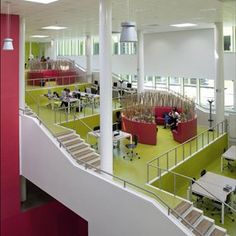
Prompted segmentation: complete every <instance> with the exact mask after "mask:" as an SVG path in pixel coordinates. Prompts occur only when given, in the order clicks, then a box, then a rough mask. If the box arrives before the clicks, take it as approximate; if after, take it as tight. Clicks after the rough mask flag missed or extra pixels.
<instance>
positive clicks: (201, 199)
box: [192, 178, 204, 207]
mask: <svg viewBox="0 0 236 236" xmlns="http://www.w3.org/2000/svg"><path fill="white" fill-rule="evenodd" d="M195 181H196V178H193V180H192V185H193V184H194V183H195ZM192 196H194V197H195V201H194V203H195V204H196V205H197V206H199V207H203V206H204V197H203V196H202V195H200V194H197V193H195V192H192Z"/></svg>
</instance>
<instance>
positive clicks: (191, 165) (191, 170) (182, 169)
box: [153, 134, 228, 193]
mask: <svg viewBox="0 0 236 236" xmlns="http://www.w3.org/2000/svg"><path fill="white" fill-rule="evenodd" d="M227 146H228V136H227V134H225V135H223V136H222V137H221V138H219V139H218V140H217V141H215V142H214V143H212V144H210V145H209V146H208V147H206V148H204V149H203V150H202V151H200V152H199V153H197V154H195V155H194V156H193V157H192V158H190V159H188V160H187V161H185V162H184V163H183V164H180V165H179V166H177V167H175V168H174V169H173V170H172V171H173V172H176V173H179V174H182V175H185V176H188V177H191V178H193V177H194V178H196V179H198V178H199V177H200V172H201V171H202V170H203V169H206V170H207V166H208V165H210V164H211V163H212V162H214V161H215V160H216V159H217V158H220V157H221V155H222V153H223V152H224V149H225V148H227ZM189 182H190V181H189V180H186V179H185V178H182V177H176V189H177V190H178V192H181V189H182V190H183V189H185V191H184V192H186V190H187V186H188V185H189ZM153 185H154V186H156V187H161V188H162V189H163V190H166V191H168V192H171V193H174V175H173V174H171V173H167V174H165V175H163V176H162V177H161V180H157V181H156V182H154V183H153Z"/></svg>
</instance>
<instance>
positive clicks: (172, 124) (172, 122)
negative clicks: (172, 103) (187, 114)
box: [169, 107, 180, 130]
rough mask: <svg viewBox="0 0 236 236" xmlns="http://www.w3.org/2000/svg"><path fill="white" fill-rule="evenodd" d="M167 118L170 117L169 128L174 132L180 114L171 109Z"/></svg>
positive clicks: (174, 108)
mask: <svg viewBox="0 0 236 236" xmlns="http://www.w3.org/2000/svg"><path fill="white" fill-rule="evenodd" d="M169 116H170V117H171V118H170V121H169V125H170V128H171V130H174V129H176V128H177V125H178V122H179V119H180V114H179V112H178V111H177V108H176V107H173V109H172V110H171V112H170V113H169Z"/></svg>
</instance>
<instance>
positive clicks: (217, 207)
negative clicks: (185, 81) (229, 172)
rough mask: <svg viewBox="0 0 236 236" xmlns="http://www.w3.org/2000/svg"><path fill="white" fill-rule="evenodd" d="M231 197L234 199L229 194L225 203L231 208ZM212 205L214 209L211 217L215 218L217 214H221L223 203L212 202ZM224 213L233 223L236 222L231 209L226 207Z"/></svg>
mask: <svg viewBox="0 0 236 236" xmlns="http://www.w3.org/2000/svg"><path fill="white" fill-rule="evenodd" d="M231 197H232V194H229V195H228V196H227V198H226V201H225V203H227V204H228V205H229V206H231V203H232V202H231ZM212 205H213V209H212V210H211V215H212V216H214V215H216V214H221V207H222V205H221V202H218V201H214V200H212ZM224 213H225V216H226V217H228V218H229V219H230V220H231V221H232V222H234V221H235V219H234V217H233V212H232V211H231V209H230V208H229V207H225V212H224ZM220 222H221V221H220Z"/></svg>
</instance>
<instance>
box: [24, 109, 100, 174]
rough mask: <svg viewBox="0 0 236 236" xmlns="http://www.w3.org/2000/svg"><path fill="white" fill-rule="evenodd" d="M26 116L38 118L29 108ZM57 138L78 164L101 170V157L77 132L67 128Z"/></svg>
mask: <svg viewBox="0 0 236 236" xmlns="http://www.w3.org/2000/svg"><path fill="white" fill-rule="evenodd" d="M25 115H28V116H31V117H35V118H38V116H37V115H36V114H35V113H34V112H33V111H32V110H31V109H30V108H29V107H28V106H25ZM55 137H56V138H57V140H58V141H59V142H60V144H61V146H63V147H64V148H65V149H66V150H67V152H68V153H70V155H71V156H72V157H73V158H74V159H75V160H76V162H77V163H78V164H85V163H86V164H88V168H89V169H94V170H95V171H97V169H100V162H101V160H100V155H99V154H97V153H96V152H95V150H94V149H92V148H91V147H90V145H89V144H87V143H85V141H84V140H83V139H81V138H80V136H79V135H78V134H76V133H75V131H72V130H68V129H66V128H65V131H63V132H60V133H57V134H56V135H55Z"/></svg>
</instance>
